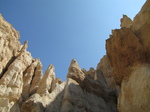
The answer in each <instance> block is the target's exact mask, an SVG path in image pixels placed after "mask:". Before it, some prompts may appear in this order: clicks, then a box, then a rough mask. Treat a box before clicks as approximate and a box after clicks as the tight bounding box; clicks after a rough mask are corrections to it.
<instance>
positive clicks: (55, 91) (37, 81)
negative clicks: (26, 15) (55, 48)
mask: <svg viewBox="0 0 150 112" xmlns="http://www.w3.org/2000/svg"><path fill="white" fill-rule="evenodd" d="M27 47H28V42H27V41H26V42H24V45H22V44H21V43H20V42H19V33H18V32H17V31H16V30H15V29H14V28H13V27H12V26H11V25H10V24H9V23H7V22H6V21H5V20H4V19H3V17H2V16H1V15H0V112H100V111H101V112H117V94H116V90H115V82H114V79H113V78H110V81H109V77H108V76H110V74H111V73H112V69H111V66H110V64H106V65H105V63H102V64H100V67H99V68H98V69H96V70H95V69H94V68H90V70H89V71H86V70H84V69H81V68H80V67H79V65H78V63H77V62H76V60H74V59H73V60H72V61H71V64H70V67H69V69H68V75H67V81H66V82H62V81H61V79H59V78H56V76H55V71H54V70H55V69H54V66H53V65H50V66H49V67H48V69H47V70H46V72H45V74H44V76H43V74H42V64H41V62H40V60H39V59H33V57H32V56H31V54H30V53H29V52H28V51H27V50H26V49H27ZM106 60H107V61H108V62H106V63H109V60H108V58H107V59H106ZM103 66H104V67H103ZM105 69H107V70H108V72H105ZM105 76H106V77H107V80H106V79H105Z"/></svg>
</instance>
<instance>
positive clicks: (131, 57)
mask: <svg viewBox="0 0 150 112" xmlns="http://www.w3.org/2000/svg"><path fill="white" fill-rule="evenodd" d="M106 50H107V56H108V58H109V60H110V64H111V66H112V67H113V76H114V78H115V80H116V83H117V84H119V85H120V84H121V82H122V80H123V78H125V77H128V75H129V74H130V67H131V66H133V65H134V64H136V63H141V62H142V61H143V48H142V45H141V43H140V40H139V38H138V37H137V36H136V35H135V34H134V33H133V32H132V31H131V30H130V29H128V28H121V29H116V30H113V31H112V35H111V36H110V38H109V39H107V40H106Z"/></svg>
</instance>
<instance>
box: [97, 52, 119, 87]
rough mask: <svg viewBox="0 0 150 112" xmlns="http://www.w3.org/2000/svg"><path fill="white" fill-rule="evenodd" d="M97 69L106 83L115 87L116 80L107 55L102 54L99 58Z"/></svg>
mask: <svg viewBox="0 0 150 112" xmlns="http://www.w3.org/2000/svg"><path fill="white" fill-rule="evenodd" d="M97 70H100V71H101V72H102V74H103V76H104V77H105V80H106V82H107V85H108V86H109V87H111V88H114V89H116V82H115V79H114V77H113V75H112V72H113V71H112V67H111V65H110V61H109V59H108V57H107V55H105V56H103V58H102V59H101V60H100V62H99V63H98V65H97Z"/></svg>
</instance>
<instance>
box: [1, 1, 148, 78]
mask: <svg viewBox="0 0 150 112" xmlns="http://www.w3.org/2000/svg"><path fill="white" fill-rule="evenodd" d="M145 1H146V0H0V13H1V14H2V16H3V17H4V19H5V20H7V21H8V22H9V23H11V24H12V25H13V27H14V28H15V29H16V30H18V31H19V32H20V41H21V43H22V44H23V42H24V41H26V40H28V42H29V45H28V46H29V47H28V51H30V52H31V54H32V56H33V57H34V58H40V60H41V61H42V64H43V71H45V70H46V68H47V67H48V65H49V64H53V65H54V67H55V73H56V77H59V78H61V79H62V80H63V81H64V80H65V79H66V75H67V72H68V67H69V65H70V62H71V60H72V59H76V60H77V62H78V63H79V65H80V67H81V68H85V69H87V70H88V69H89V68H90V67H94V68H96V66H97V64H98V63H99V61H100V59H101V58H102V57H103V55H105V52H106V51H105V40H106V39H107V38H109V35H110V34H111V30H112V29H116V28H120V18H121V17H122V14H126V15H128V16H129V17H130V18H131V19H133V17H134V16H135V15H136V14H137V13H138V12H139V11H140V9H141V7H142V5H143V4H144V2H145Z"/></svg>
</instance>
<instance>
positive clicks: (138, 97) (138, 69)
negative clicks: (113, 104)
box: [106, 0, 150, 112]
mask: <svg viewBox="0 0 150 112" xmlns="http://www.w3.org/2000/svg"><path fill="white" fill-rule="evenodd" d="M149 12H150V0H147V1H146V3H145V4H144V6H143V7H142V9H141V11H140V12H139V13H138V14H137V15H136V16H135V18H134V20H133V21H131V20H130V19H129V18H128V17H127V16H125V15H124V16H123V18H122V19H121V22H122V23H121V29H116V30H113V31H112V35H111V36H110V38H109V39H108V40H106V50H107V56H108V58H109V60H110V64H111V66H112V69H113V73H112V74H113V76H114V79H115V80H116V83H117V84H118V85H120V86H121V92H120V93H119V97H118V110H119V112H148V111H150V106H149V105H148V104H149V98H150V95H149V93H150V89H149V85H150V84H149V82H150V78H149V76H150V72H149V69H150V68H149V67H150V65H149V64H150V60H149V57H150V44H149V43H150V13H149Z"/></svg>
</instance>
